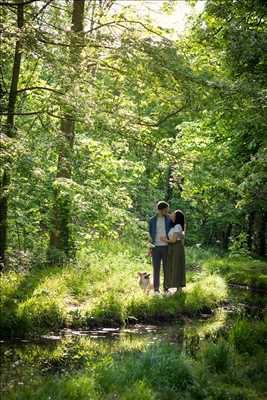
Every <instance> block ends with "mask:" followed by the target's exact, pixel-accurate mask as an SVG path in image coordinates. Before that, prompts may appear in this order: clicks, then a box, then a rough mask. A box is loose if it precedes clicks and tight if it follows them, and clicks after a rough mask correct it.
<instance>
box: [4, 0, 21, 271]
mask: <svg viewBox="0 0 267 400" xmlns="http://www.w3.org/2000/svg"><path fill="white" fill-rule="evenodd" d="M23 25H24V5H23V0H21V1H20V2H19V3H18V5H17V27H18V28H19V29H20V30H21V29H22V28H23ZM21 47H22V42H21V38H20V37H19V38H18V39H17V41H16V46H15V53H14V61H13V70H12V79H11V85H10V91H9V98H8V107H7V125H6V135H7V136H8V137H10V138H13V137H15V134H16V133H15V125H14V114H15V107H16V99H17V88H18V82H19V75H20V65H21V56H22V53H21ZM9 170H10V169H9V168H5V169H4V171H3V173H2V176H1V181H0V263H1V264H3V263H4V262H5V258H6V248H7V213H8V188H9V183H10V172H9Z"/></svg>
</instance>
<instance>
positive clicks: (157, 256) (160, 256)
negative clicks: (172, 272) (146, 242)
mask: <svg viewBox="0 0 267 400" xmlns="http://www.w3.org/2000/svg"><path fill="white" fill-rule="evenodd" d="M161 261H162V264H163V274H164V280H163V287H164V290H167V289H168V288H167V287H166V274H167V268H168V265H167V263H168V246H155V247H153V248H152V264H153V281H154V282H153V283H154V290H159V277H160V264H161Z"/></svg>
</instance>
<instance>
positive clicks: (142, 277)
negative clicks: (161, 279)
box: [138, 272, 150, 281]
mask: <svg viewBox="0 0 267 400" xmlns="http://www.w3.org/2000/svg"><path fill="white" fill-rule="evenodd" d="M138 276H139V279H140V280H142V281H146V280H148V279H149V278H150V274H149V273H147V272H138Z"/></svg>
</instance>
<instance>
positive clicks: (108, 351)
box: [0, 291, 266, 392]
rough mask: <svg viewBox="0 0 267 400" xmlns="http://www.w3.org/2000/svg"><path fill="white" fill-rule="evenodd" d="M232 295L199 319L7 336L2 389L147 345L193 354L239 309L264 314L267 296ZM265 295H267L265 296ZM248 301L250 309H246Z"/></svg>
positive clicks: (3, 349)
mask: <svg viewBox="0 0 267 400" xmlns="http://www.w3.org/2000/svg"><path fill="white" fill-rule="evenodd" d="M232 295H233V297H232V301H231V303H229V304H228V305H225V306H224V307H221V308H219V309H217V310H216V312H215V313H214V314H213V315H211V314H202V315H201V316H200V317H199V318H198V319H197V320H196V319H190V318H188V317H183V319H182V320H181V321H180V322H179V323H175V324H171V325H141V324H136V325H130V326H127V327H125V328H123V329H120V328H101V329H100V328H98V329H88V330H86V329H83V330H74V329H64V330H61V331H59V332H51V333H50V334H48V335H43V336H40V337H38V338H35V339H29V340H26V339H20V338H16V339H13V340H12V341H11V340H3V341H1V342H0V351H1V354H0V356H1V389H2V390H3V391H4V392H5V391H6V390H8V389H15V390H16V389H17V388H18V387H19V386H23V385H26V384H27V385H28V384H31V382H32V381H33V380H34V378H36V376H46V375H51V374H65V373H68V374H69V375H71V374H72V373H75V372H77V370H81V369H83V368H87V367H89V368H93V365H94V363H95V362H97V361H99V360H100V359H103V358H104V357H109V356H110V355H116V354H121V353H123V352H133V351H144V350H145V349H146V348H147V347H148V346H151V345H157V344H171V345H174V346H176V348H177V349H178V350H180V351H182V350H185V351H186V352H187V353H189V354H191V355H194V354H195V353H196V352H197V351H198V349H199V346H200V343H201V341H202V340H204V339H205V338H207V337H216V336H217V335H218V333H219V332H220V331H221V330H224V329H225V328H226V327H227V326H228V325H229V322H230V323H231V322H232V321H233V319H235V317H236V316H237V315H239V314H240V313H243V312H245V313H247V312H248V310H252V313H253V314H255V313H256V314H257V313H260V314H262V312H263V310H264V309H266V299H263V297H262V296H254V295H253V296H252V297H251V296H249V298H248V296H247V294H246V293H244V295H240V292H239V293H238V296H237V298H236V299H235V296H236V295H237V292H236V291H234V292H233V293H232ZM263 300H264V301H263ZM248 305H249V309H248Z"/></svg>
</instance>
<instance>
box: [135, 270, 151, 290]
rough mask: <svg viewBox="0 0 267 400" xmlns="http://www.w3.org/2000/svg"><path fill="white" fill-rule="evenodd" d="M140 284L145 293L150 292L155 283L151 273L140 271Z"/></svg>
mask: <svg viewBox="0 0 267 400" xmlns="http://www.w3.org/2000/svg"><path fill="white" fill-rule="evenodd" d="M138 276H139V286H140V288H141V289H142V290H143V291H144V293H147V294H148V293H149V292H150V290H152V289H153V283H152V282H151V280H150V274H148V273H147V272H138Z"/></svg>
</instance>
